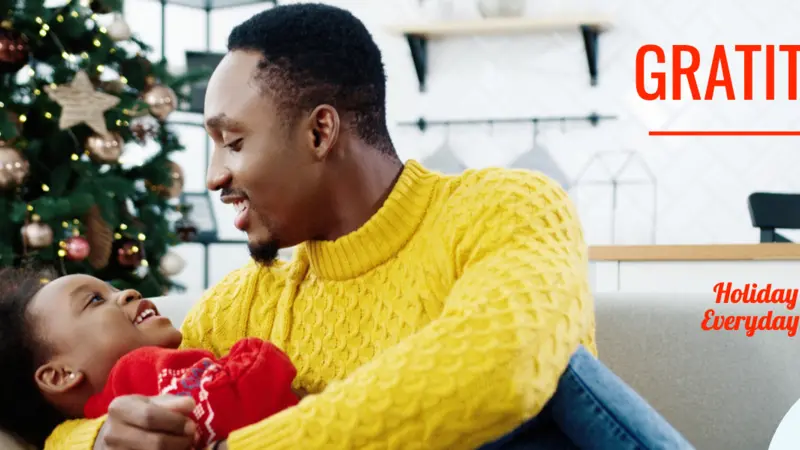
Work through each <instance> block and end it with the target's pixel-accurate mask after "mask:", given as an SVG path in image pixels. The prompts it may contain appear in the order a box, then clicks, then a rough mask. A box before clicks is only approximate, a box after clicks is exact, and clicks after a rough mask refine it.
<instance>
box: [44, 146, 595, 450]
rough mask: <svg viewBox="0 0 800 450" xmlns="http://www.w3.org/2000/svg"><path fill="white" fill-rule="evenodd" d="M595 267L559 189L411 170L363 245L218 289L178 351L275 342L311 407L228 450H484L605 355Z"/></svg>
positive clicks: (81, 444) (362, 234)
mask: <svg viewBox="0 0 800 450" xmlns="http://www.w3.org/2000/svg"><path fill="white" fill-rule="evenodd" d="M587 269H588V261H587V251H586V246H585V244H584V241H583V237H582V232H581V227H580V224H579V221H578V219H577V217H576V213H575V210H574V208H573V205H572V203H571V202H570V201H569V199H568V197H567V195H566V194H565V192H564V191H563V190H562V189H561V188H560V187H559V186H558V185H556V184H555V183H554V182H553V181H551V180H549V179H548V178H546V177H544V176H542V175H541V174H536V173H532V172H527V171H512V170H501V169H485V170H475V171H467V172H466V173H464V174H462V175H459V176H442V175H439V174H435V173H432V172H429V171H427V170H426V169H424V168H423V167H422V166H421V165H419V164H418V163H416V162H414V161H410V162H409V163H408V164H407V165H406V168H405V169H404V171H403V173H402V174H401V176H400V178H399V180H398V182H397V184H396V187H395V188H394V189H393V191H392V192H391V194H390V195H389V197H388V199H387V200H386V202H385V203H384V205H383V206H382V207H381V209H380V210H379V211H378V213H377V214H376V215H375V216H373V217H372V218H371V219H370V220H369V221H368V222H367V223H366V224H364V225H363V226H362V227H361V228H360V229H358V230H357V231H355V232H353V233H351V234H349V235H347V236H344V237H342V238H340V239H337V240H336V241H328V242H309V243H306V244H304V245H302V246H300V247H298V251H297V254H296V256H295V258H294V260H293V261H292V262H291V263H285V264H284V263H279V264H277V265H275V266H274V267H272V268H264V267H260V266H258V265H256V264H254V263H250V264H248V265H247V266H245V267H244V268H242V269H239V270H237V271H235V272H233V273H231V274H230V275H228V276H227V277H226V278H225V279H224V280H223V281H222V282H220V283H219V284H218V285H217V286H215V287H213V288H212V289H211V290H210V291H209V292H208V293H207V295H205V297H204V299H203V300H202V301H201V302H200V303H199V304H198V305H197V306H196V307H195V308H194V309H193V310H192V311H191V313H190V315H189V317H188V319H187V320H186V322H185V323H184V325H183V332H184V346H185V347H196V348H204V349H209V350H211V351H213V352H214V353H216V354H218V355H222V354H225V353H226V352H227V351H228V350H229V349H230V348H231V347H232V346H233V344H234V343H235V342H236V341H238V340H239V339H242V338H244V337H246V336H256V337H260V338H264V339H269V340H271V341H272V342H274V343H275V344H277V345H278V346H280V347H281V348H283V349H284V350H285V351H286V352H287V353H288V355H289V356H290V357H291V359H292V360H293V361H294V363H295V364H296V365H297V368H298V377H297V381H296V386H295V387H296V388H300V389H305V390H307V391H308V392H310V393H312V395H310V396H308V397H306V398H305V399H304V400H302V401H301V402H300V404H299V405H298V406H297V407H294V408H291V409H289V410H286V411H284V412H281V413H279V414H277V415H275V416H272V417H270V418H268V419H266V420H264V421H262V422H260V423H257V424H253V425H251V426H249V427H247V428H244V429H242V430H240V431H237V432H235V433H233V434H232V435H231V436H230V438H229V440H228V444H229V448H230V449H232V450H250V449H252V450H265V449H292V450H296V449H303V450H314V449H401V448H425V449H461V448H463V449H467V448H475V447H476V446H479V445H480V444H481V443H484V442H487V441H489V440H492V439H495V438H498V437H500V436H502V435H504V434H506V433H507V432H509V431H511V430H512V429H514V428H515V427H517V426H518V425H520V424H521V423H522V422H524V421H525V420H526V419H528V418H530V417H532V416H534V415H535V414H537V413H538V412H539V411H540V410H541V408H542V407H543V405H544V404H545V403H546V402H547V400H548V399H549V398H550V397H551V395H552V394H553V392H554V391H555V388H556V383H557V381H558V378H559V377H560V375H561V374H562V372H563V370H564V369H565V367H566V365H567V362H568V360H569V358H570V355H571V354H572V352H573V351H574V350H575V349H576V348H577V346H578V344H581V343H582V344H584V345H586V346H587V347H588V348H589V349H590V350H591V351H592V352H595V351H596V350H595V345H594V308H593V302H592V297H591V294H590V291H589V285H588V276H587ZM101 424H102V419H100V420H94V421H90V420H77V421H72V422H68V423H65V424H63V425H62V426H61V427H59V428H58V429H57V430H56V431H55V432H54V433H53V435H52V436H51V438H50V440H49V442H48V444H47V447H46V448H47V449H76V450H90V449H91V446H92V444H91V443H92V442H93V441H94V438H95V436H96V434H97V431H98V429H99V427H100V425H101Z"/></svg>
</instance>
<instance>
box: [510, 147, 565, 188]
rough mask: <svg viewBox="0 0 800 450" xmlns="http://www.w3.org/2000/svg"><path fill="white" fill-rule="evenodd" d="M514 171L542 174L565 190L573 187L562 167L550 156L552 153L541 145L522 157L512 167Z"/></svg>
mask: <svg viewBox="0 0 800 450" xmlns="http://www.w3.org/2000/svg"><path fill="white" fill-rule="evenodd" d="M511 168H512V169H528V170H535V171H538V172H542V173H543V174H545V175H547V176H548V177H550V178H552V179H553V180H555V181H556V182H558V184H560V185H561V187H562V188H564V189H569V188H570V187H571V184H572V183H571V182H570V180H569V178H568V177H567V175H566V174H565V173H564V171H563V170H562V169H561V166H559V165H558V163H557V162H556V161H555V159H553V157H552V156H551V155H550V151H549V150H547V149H546V148H545V147H542V146H541V145H537V146H535V147H534V148H533V150H528V151H527V152H525V153H523V154H522V155H520V157H519V158H517V160H516V161H514V163H513V164H512V165H511Z"/></svg>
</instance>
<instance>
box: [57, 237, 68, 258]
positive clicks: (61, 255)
mask: <svg viewBox="0 0 800 450" xmlns="http://www.w3.org/2000/svg"><path fill="white" fill-rule="evenodd" d="M61 243H62V244H64V242H63V241H62V242H61ZM64 245H66V244H64ZM58 256H60V257H62V258H63V257H65V256H67V251H66V250H64V249H63V248H62V249H59V250H58Z"/></svg>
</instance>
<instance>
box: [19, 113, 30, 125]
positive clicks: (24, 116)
mask: <svg viewBox="0 0 800 450" xmlns="http://www.w3.org/2000/svg"><path fill="white" fill-rule="evenodd" d="M27 120H28V116H26V115H25V114H20V115H19V121H20V122H22V123H25V122H26V121H27Z"/></svg>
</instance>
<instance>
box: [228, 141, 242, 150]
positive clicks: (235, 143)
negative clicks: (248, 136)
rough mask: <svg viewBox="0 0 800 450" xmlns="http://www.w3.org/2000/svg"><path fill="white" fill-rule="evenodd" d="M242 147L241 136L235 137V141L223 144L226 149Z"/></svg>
mask: <svg viewBox="0 0 800 450" xmlns="http://www.w3.org/2000/svg"><path fill="white" fill-rule="evenodd" d="M241 147H242V138H239V139H236V140H235V141H232V142H229V143H227V144H225V148H227V149H228V150H233V151H237V150H239V149H240V148H241Z"/></svg>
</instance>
